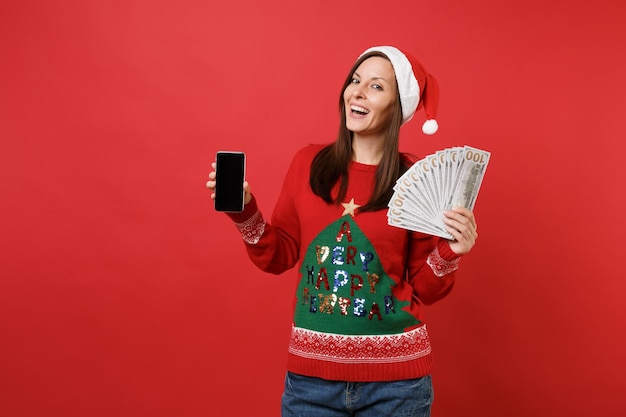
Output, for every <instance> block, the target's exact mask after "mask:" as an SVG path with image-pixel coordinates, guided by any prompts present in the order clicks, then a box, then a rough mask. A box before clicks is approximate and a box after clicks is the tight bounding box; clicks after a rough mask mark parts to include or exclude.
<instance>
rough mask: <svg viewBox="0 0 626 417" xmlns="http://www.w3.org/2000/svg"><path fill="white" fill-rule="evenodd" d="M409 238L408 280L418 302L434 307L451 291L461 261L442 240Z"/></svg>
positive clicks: (416, 234) (431, 237)
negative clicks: (435, 303)
mask: <svg viewBox="0 0 626 417" xmlns="http://www.w3.org/2000/svg"><path fill="white" fill-rule="evenodd" d="M411 235H412V236H411V239H410V243H409V260H408V262H407V264H408V266H407V274H408V277H407V278H408V280H409V282H410V283H411V284H412V285H413V288H414V289H415V291H416V293H417V296H418V298H419V299H420V301H422V303H424V304H426V305H429V304H433V303H434V302H436V301H438V300H440V299H442V298H443V297H445V296H446V295H448V293H449V292H450V291H451V290H452V287H453V286H454V282H455V276H456V272H455V271H456V270H457V268H458V263H459V259H460V258H459V256H458V255H457V254H455V253H454V252H453V251H452V249H450V245H449V244H448V242H447V241H446V240H445V239H441V238H438V237H433V236H428V235H423V234H418V233H412V234H411Z"/></svg>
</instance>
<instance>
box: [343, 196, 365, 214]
mask: <svg viewBox="0 0 626 417" xmlns="http://www.w3.org/2000/svg"><path fill="white" fill-rule="evenodd" d="M341 205H342V206H343V208H344V210H343V213H342V214H341V215H342V216H345V215H346V214H350V215H351V216H352V217H354V211H355V210H356V209H358V208H359V207H361V206H360V205H358V204H354V198H353V199H352V200H350V202H349V203H341Z"/></svg>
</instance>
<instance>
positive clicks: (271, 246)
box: [229, 156, 308, 274]
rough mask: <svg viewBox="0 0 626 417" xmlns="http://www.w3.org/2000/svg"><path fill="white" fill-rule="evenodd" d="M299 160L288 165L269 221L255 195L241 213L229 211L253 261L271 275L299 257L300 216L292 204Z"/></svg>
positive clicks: (280, 271)
mask: <svg viewBox="0 0 626 417" xmlns="http://www.w3.org/2000/svg"><path fill="white" fill-rule="evenodd" d="M300 159H301V158H298V157H297V156H296V158H294V160H293V161H292V163H291V166H290V167H289V170H288V172H287V175H286V177H285V180H284V182H283V186H282V189H281V193H280V195H279V197H278V201H277V203H276V206H275V208H274V212H273V214H272V217H271V221H270V222H267V221H266V220H265V218H264V217H263V215H262V214H261V212H260V211H259V209H258V207H257V202H256V199H255V198H254V197H253V198H252V200H251V201H250V202H249V203H248V204H246V206H245V208H244V211H243V212H242V213H229V217H230V218H231V219H232V220H233V221H234V222H235V226H236V227H237V228H238V229H239V232H240V233H241V235H242V238H243V241H244V243H245V245H246V249H247V252H248V256H249V257H250V259H251V260H252V262H253V263H254V264H255V265H256V266H258V267H259V268H260V269H261V270H263V271H265V272H269V273H272V274H280V273H282V272H285V271H287V270H288V269H291V268H293V267H294V266H295V264H296V263H297V262H298V258H299V252H300V218H299V216H298V212H297V210H296V208H295V206H294V203H293V193H294V192H297V186H296V184H295V179H297V178H299V177H298V176H299V175H302V173H301V172H300V171H301V170H302V169H303V168H302V167H301V165H302V162H301V160H300ZM307 168H308V167H307ZM307 174H308V172H307Z"/></svg>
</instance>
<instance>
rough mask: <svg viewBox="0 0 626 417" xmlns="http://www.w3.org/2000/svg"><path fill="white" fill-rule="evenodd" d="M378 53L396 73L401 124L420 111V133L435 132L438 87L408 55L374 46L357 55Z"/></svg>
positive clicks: (435, 81) (388, 48)
mask: <svg viewBox="0 0 626 417" xmlns="http://www.w3.org/2000/svg"><path fill="white" fill-rule="evenodd" d="M369 52H381V53H382V54H384V55H385V56H386V57H387V58H389V60H390V61H391V65H392V66H393V70H394V72H395V74H396V81H397V83H398V92H399V93H400V104H401V106H402V124H405V123H406V122H408V121H409V120H411V118H413V115H414V114H415V112H416V111H417V110H418V109H420V108H422V107H423V108H424V112H425V113H426V122H424V124H423V125H422V132H424V133H425V134H427V135H432V134H434V133H435V132H437V129H438V128H439V125H438V124H437V120H436V117H437V105H438V104H439V84H438V83H437V80H436V79H435V78H434V77H433V76H432V75H430V74H429V73H428V72H427V71H426V69H424V67H423V66H422V65H421V64H420V63H419V62H418V61H417V59H415V58H414V57H412V56H411V55H409V54H405V53H403V52H402V51H400V50H399V49H398V48H395V47H393V46H374V47H372V48H369V49H368V50H366V51H365V52H363V53H362V54H361V56H363V55H365V54H367V53H369Z"/></svg>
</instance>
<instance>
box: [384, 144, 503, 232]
mask: <svg viewBox="0 0 626 417" xmlns="http://www.w3.org/2000/svg"><path fill="white" fill-rule="evenodd" d="M490 157H491V153H490V152H487V151H485V150H482V149H478V148H474V147H472V146H462V147H453V148H447V149H443V150H440V151H437V152H435V153H434V154H432V155H428V156H427V157H425V158H422V159H420V160H419V161H417V162H415V163H414V164H413V165H412V166H411V167H410V168H409V169H408V170H407V171H406V172H405V173H404V174H403V175H402V176H401V177H400V178H398V180H397V181H396V184H395V186H394V192H393V195H392V197H391V199H390V200H389V209H388V211H387V220H388V223H389V224H390V225H392V226H396V227H402V228H405V229H407V230H412V231H416V232H422V233H427V234H431V235H435V236H440V237H444V238H446V239H452V238H453V236H452V235H451V234H450V233H449V232H448V231H447V229H446V226H445V224H444V223H443V211H444V210H450V209H451V208H453V207H465V208H467V209H469V210H473V209H474V205H475V204H476V198H477V197H478V191H479V190H480V186H481V184H482V181H483V178H484V176H485V172H486V171H487V165H488V164H489V159H490Z"/></svg>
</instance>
